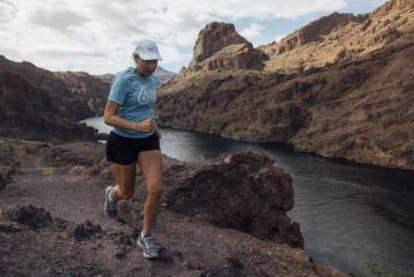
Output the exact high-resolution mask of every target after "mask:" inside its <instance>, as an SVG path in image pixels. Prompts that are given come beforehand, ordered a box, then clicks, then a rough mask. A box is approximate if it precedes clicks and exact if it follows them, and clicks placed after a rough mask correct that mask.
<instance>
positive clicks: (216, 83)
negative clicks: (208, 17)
mask: <svg viewBox="0 0 414 277" xmlns="http://www.w3.org/2000/svg"><path fill="white" fill-rule="evenodd" d="M413 15H414V1H412V0H392V1H389V2H387V3H386V4H384V5H383V6H381V7H379V8H378V9H377V10H375V11H373V12H372V13H370V14H367V15H360V16H354V15H350V14H342V15H341V14H337V13H334V14H332V15H330V16H327V17H323V18H321V19H319V20H316V21H314V22H312V23H310V24H308V25H307V26H305V27H304V28H302V29H300V30H298V31H296V32H294V33H292V34H290V35H288V36H287V37H286V38H284V39H282V40H281V42H279V43H272V44H269V45H265V46H262V47H259V48H257V51H259V52H262V53H264V54H265V55H266V56H267V57H268V59H267V60H266V59H262V60H260V59H259V60H258V61H259V62H262V63H264V67H263V68H260V67H254V66H245V65H248V64H249V61H250V59H251V55H245V56H243V55H242V54H239V53H241V52H238V51H233V52H232V53H233V54H234V55H233V54H232V55H222V54H221V53H223V51H224V52H226V53H227V52H228V50H229V49H236V50H237V49H239V46H240V43H241V42H240V41H238V39H237V38H240V37H239V36H238V34H235V32H236V31H235V30H234V28H229V27H228V24H226V23H214V24H209V25H207V26H206V27H205V28H204V29H203V30H201V31H200V33H199V37H198V39H197V41H196V44H195V46H194V53H193V60H192V61H191V62H190V64H189V65H188V67H186V68H184V69H183V70H182V71H181V72H180V73H179V74H178V75H176V76H174V78H173V79H172V80H171V81H170V82H168V83H167V84H166V85H164V86H163V87H161V89H160V101H159V110H160V119H161V121H162V124H163V125H164V126H168V127H172V128H180V129H187V130H196V131H200V132H206V133H211V134H217V135H221V136H223V137H229V138H233V139H237V140H243V141H254V142H286V143H290V144H292V145H293V146H294V147H295V149H297V150H298V151H304V152H312V153H317V154H319V155H322V156H327V157H336V158H345V159H348V160H353V161H358V162H363V163H372V164H378V165H382V166H387V167H396V168H405V169H412V170H414V140H413V139H412V138H413V137H414V109H413V107H414V81H413V77H412V76H414V16H413ZM223 30H225V31H224V32H223ZM217 34H221V35H223V34H225V37H227V38H233V39H234V38H236V39H235V40H234V41H233V40H225V41H222V40H220V37H221V36H218V38H217V39H214V38H215V37H214V36H213V35H217ZM208 38H209V39H208ZM207 42H208V44H207ZM215 43H216V44H215ZM242 44H245V45H248V43H246V42H242ZM205 45H208V47H204V46H205ZM200 49H201V50H200ZM203 49H210V50H211V49H213V51H210V52H208V51H207V52H202V51H206V50H203ZM200 51H201V53H205V54H206V55H204V54H201V55H200ZM249 51H250V52H251V53H254V52H253V51H251V50H249ZM246 53H247V52H246ZM253 55H256V57H257V54H253ZM200 57H202V58H200ZM235 57H237V58H235ZM177 107H179V108H177Z"/></svg>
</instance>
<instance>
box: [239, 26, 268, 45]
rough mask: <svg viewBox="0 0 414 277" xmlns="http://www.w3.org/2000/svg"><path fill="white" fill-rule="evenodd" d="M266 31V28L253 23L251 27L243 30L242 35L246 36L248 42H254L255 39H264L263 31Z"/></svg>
mask: <svg viewBox="0 0 414 277" xmlns="http://www.w3.org/2000/svg"><path fill="white" fill-rule="evenodd" d="M263 29H264V26H262V25H259V24H257V23H251V24H250V25H249V27H247V28H246V29H244V30H242V31H241V32H240V34H241V35H242V36H244V37H245V38H246V39H247V40H249V41H253V40H255V39H258V38H261V37H262V31H263Z"/></svg>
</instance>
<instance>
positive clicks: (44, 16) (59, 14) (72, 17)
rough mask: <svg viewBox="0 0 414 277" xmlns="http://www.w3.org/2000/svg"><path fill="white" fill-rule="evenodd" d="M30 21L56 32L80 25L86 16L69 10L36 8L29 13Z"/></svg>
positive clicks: (66, 30) (84, 21) (85, 20)
mask: <svg viewBox="0 0 414 277" xmlns="http://www.w3.org/2000/svg"><path fill="white" fill-rule="evenodd" d="M28 20H29V21H30V22H32V23H36V24H39V25H42V26H46V27H49V28H52V29H55V30H56V31H58V32H68V31H70V29H71V27H76V26H82V25H84V23H86V22H87V21H88V19H87V18H86V17H83V16H81V15H79V14H78V13H77V12H74V11H70V10H54V11H51V10H46V11H44V10H43V9H40V8H39V9H37V10H35V11H34V12H33V13H31V14H30V16H29V19H28Z"/></svg>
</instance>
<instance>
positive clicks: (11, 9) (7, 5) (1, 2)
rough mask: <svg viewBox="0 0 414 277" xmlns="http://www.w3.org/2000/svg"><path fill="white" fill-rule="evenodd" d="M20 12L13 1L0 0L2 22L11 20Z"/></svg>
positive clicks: (0, 20)
mask: <svg viewBox="0 0 414 277" xmlns="http://www.w3.org/2000/svg"><path fill="white" fill-rule="evenodd" d="M17 12H18V10H17V7H16V6H15V5H14V3H13V2H11V1H7V0H0V22H2V23H5V22H7V21H9V20H11V19H12V18H13V17H14V16H15V15H16V13H17Z"/></svg>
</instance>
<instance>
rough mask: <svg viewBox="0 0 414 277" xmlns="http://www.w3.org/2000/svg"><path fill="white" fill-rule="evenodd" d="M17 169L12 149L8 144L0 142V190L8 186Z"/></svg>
mask: <svg viewBox="0 0 414 277" xmlns="http://www.w3.org/2000/svg"><path fill="white" fill-rule="evenodd" d="M18 167H19V162H18V161H16V160H15V158H14V148H13V146H12V145H11V144H10V143H7V142H3V141H0V189H2V188H4V187H5V186H6V185H8V184H10V183H11V182H12V180H13V175H14V174H15V173H16V170H17V168H18Z"/></svg>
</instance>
